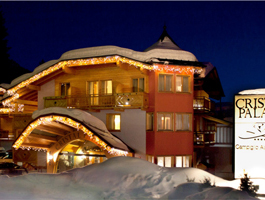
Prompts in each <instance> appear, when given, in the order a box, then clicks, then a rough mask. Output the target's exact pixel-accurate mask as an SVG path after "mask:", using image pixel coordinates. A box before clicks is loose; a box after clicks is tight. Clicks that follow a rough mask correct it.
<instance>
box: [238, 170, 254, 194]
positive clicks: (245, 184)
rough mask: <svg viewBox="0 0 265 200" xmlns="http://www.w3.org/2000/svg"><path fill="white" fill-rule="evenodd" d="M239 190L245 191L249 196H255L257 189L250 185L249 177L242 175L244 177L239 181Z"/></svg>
mask: <svg viewBox="0 0 265 200" xmlns="http://www.w3.org/2000/svg"><path fill="white" fill-rule="evenodd" d="M240 180H241V183H240V190H242V191H246V192H247V193H248V194H249V195H250V196H253V197H254V196H256V192H257V190H258V189H257V187H256V186H254V185H252V183H253V182H252V181H250V180H249V177H248V175H247V174H244V177H243V178H241V179H240Z"/></svg>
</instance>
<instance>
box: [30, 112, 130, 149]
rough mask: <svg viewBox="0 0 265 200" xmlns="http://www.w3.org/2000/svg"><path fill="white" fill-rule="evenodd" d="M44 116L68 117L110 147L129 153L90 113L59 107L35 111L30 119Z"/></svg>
mask: <svg viewBox="0 0 265 200" xmlns="http://www.w3.org/2000/svg"><path fill="white" fill-rule="evenodd" d="M45 115H59V116H60V115H62V116H68V117H70V118H72V119H73V120H77V121H79V122H81V123H82V124H83V125H84V126H86V127H87V128H88V129H90V130H91V131H92V132H93V133H96V134H97V135H98V136H99V137H100V138H101V139H103V140H104V141H105V142H107V143H108V144H110V145H111V146H112V147H114V148H117V149H120V150H125V151H128V152H130V151H131V150H130V149H129V148H128V147H127V146H126V145H125V144H124V143H123V142H122V141H121V140H119V139H118V138H116V137H115V136H113V135H112V134H111V133H110V132H109V131H108V130H107V128H106V126H105V124H104V123H103V122H102V121H101V120H100V119H98V118H96V117H95V116H93V115H91V114H90V113H88V112H86V111H83V110H79V109H67V108H60V107H50V108H45V109H42V110H36V111H35V112H33V114H32V118H33V119H36V118H39V117H41V116H45Z"/></svg>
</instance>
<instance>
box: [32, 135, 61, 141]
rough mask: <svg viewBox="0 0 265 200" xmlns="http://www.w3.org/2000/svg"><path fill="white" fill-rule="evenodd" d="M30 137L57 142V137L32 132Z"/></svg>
mask: <svg viewBox="0 0 265 200" xmlns="http://www.w3.org/2000/svg"><path fill="white" fill-rule="evenodd" d="M28 137H33V138H38V139H42V140H47V141H49V142H57V140H56V138H54V137H51V136H46V135H40V134H35V133H31V134H30V135H29V136H28Z"/></svg>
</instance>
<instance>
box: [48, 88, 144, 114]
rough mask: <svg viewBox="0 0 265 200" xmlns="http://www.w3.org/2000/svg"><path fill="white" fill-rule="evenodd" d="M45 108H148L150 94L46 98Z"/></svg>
mask: <svg viewBox="0 0 265 200" xmlns="http://www.w3.org/2000/svg"><path fill="white" fill-rule="evenodd" d="M44 107H45V108H49V107H65V108H78V109H84V110H95V109H96V110H97V109H115V108H119V109H124V108H140V109H146V108H147V107H148V94H146V93H143V92H135V93H119V94H113V95H83V96H82V95H80V96H53V97H44Z"/></svg>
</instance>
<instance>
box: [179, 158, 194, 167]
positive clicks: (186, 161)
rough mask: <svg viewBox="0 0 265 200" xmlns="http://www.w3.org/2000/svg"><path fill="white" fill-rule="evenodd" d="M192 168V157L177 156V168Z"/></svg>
mask: <svg viewBox="0 0 265 200" xmlns="http://www.w3.org/2000/svg"><path fill="white" fill-rule="evenodd" d="M190 166H191V155H187V156H176V167H190Z"/></svg>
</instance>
